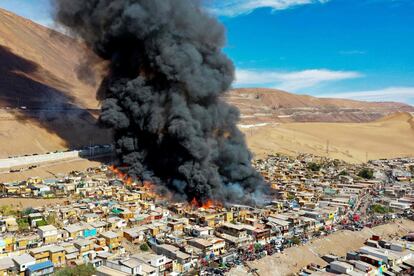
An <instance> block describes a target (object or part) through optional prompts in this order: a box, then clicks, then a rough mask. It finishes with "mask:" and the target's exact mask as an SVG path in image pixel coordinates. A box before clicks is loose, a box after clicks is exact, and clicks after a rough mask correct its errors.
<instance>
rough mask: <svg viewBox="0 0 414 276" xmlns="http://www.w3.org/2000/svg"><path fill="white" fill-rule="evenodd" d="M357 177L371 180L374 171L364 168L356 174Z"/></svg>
mask: <svg viewBox="0 0 414 276" xmlns="http://www.w3.org/2000/svg"><path fill="white" fill-rule="evenodd" d="M358 176H359V177H362V178H365V179H373V178H374V171H373V170H372V169H368V168H364V169H362V170H361V171H360V172H359V173H358Z"/></svg>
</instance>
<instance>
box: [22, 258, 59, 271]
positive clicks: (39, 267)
mask: <svg viewBox="0 0 414 276" xmlns="http://www.w3.org/2000/svg"><path fill="white" fill-rule="evenodd" d="M49 267H53V263H52V262H51V261H46V262H43V263H38V264H34V265H30V266H28V267H27V270H29V271H30V272H34V271H39V270H43V269H46V268H49Z"/></svg>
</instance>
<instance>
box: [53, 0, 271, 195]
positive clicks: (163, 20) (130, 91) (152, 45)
mask: <svg viewBox="0 0 414 276" xmlns="http://www.w3.org/2000/svg"><path fill="white" fill-rule="evenodd" d="M55 7H56V13H55V18H56V20H57V21H58V22H59V23H61V24H63V25H65V26H67V27H68V28H69V29H70V30H71V31H72V32H73V33H74V34H75V35H77V36H79V37H81V38H82V39H83V40H84V41H85V42H86V44H87V45H88V46H89V47H90V48H91V49H93V51H94V52H95V53H96V54H97V55H99V56H100V57H101V58H103V59H105V60H108V61H109V62H110V70H109V71H110V72H109V73H108V75H107V76H106V78H105V79H104V81H103V82H102V85H101V89H100V93H99V97H100V99H101V100H102V114H101V117H100V120H101V122H102V123H104V124H105V125H106V126H108V127H110V128H112V129H113V130H114V133H115V134H114V136H115V137H114V138H115V144H116V149H117V154H118V156H119V158H120V162H121V163H122V164H125V165H126V166H127V168H128V174H129V175H131V176H133V177H135V178H137V179H141V180H149V181H152V182H154V183H156V184H157V185H159V186H163V187H165V188H167V189H169V190H170V191H172V192H173V193H174V194H176V195H177V196H179V197H180V198H185V199H187V200H191V199H192V198H197V199H198V200H200V201H202V202H203V201H205V200H207V199H215V200H220V201H223V202H244V203H246V202H254V201H256V200H257V199H258V198H261V195H262V194H263V192H264V190H265V189H266V187H267V186H266V185H264V182H263V179H262V178H261V176H260V175H259V174H258V173H257V172H256V171H255V170H254V169H253V168H252V166H251V158H252V156H251V154H250V152H249V151H248V149H247V147H246V144H245V140H244V136H243V135H242V133H241V132H240V131H239V130H238V129H237V127H236V124H237V122H238V120H239V112H238V110H237V109H236V108H235V107H233V106H230V105H228V104H227V103H225V102H223V101H222V100H221V99H220V96H221V95H222V94H223V93H225V91H226V90H228V89H229V87H230V85H231V83H232V81H233V79H234V67H233V64H232V62H231V61H230V60H229V59H228V58H227V57H226V56H225V55H224V54H223V53H222V47H223V46H224V43H225V35H224V28H223V26H222V25H221V24H220V23H218V21H217V20H216V19H214V18H212V17H210V16H209V15H207V14H206V13H204V12H203V10H202V8H201V6H200V3H199V2H198V1H194V0H55ZM256 203H257V202H256Z"/></svg>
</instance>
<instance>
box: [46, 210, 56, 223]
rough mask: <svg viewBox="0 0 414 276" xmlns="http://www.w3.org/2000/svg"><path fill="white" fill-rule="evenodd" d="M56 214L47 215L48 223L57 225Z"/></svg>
mask: <svg viewBox="0 0 414 276" xmlns="http://www.w3.org/2000/svg"><path fill="white" fill-rule="evenodd" d="M56 221H57V219H56V214H55V213H51V214H49V215H48V216H47V218H46V222H47V224H52V225H56Z"/></svg>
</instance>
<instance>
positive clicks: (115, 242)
mask: <svg viewBox="0 0 414 276" xmlns="http://www.w3.org/2000/svg"><path fill="white" fill-rule="evenodd" d="M101 237H102V238H104V239H105V244H106V246H108V247H109V249H110V250H111V251H116V250H117V249H118V247H119V246H120V238H119V236H118V234H116V233H114V232H112V231H107V232H104V233H101Z"/></svg>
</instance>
